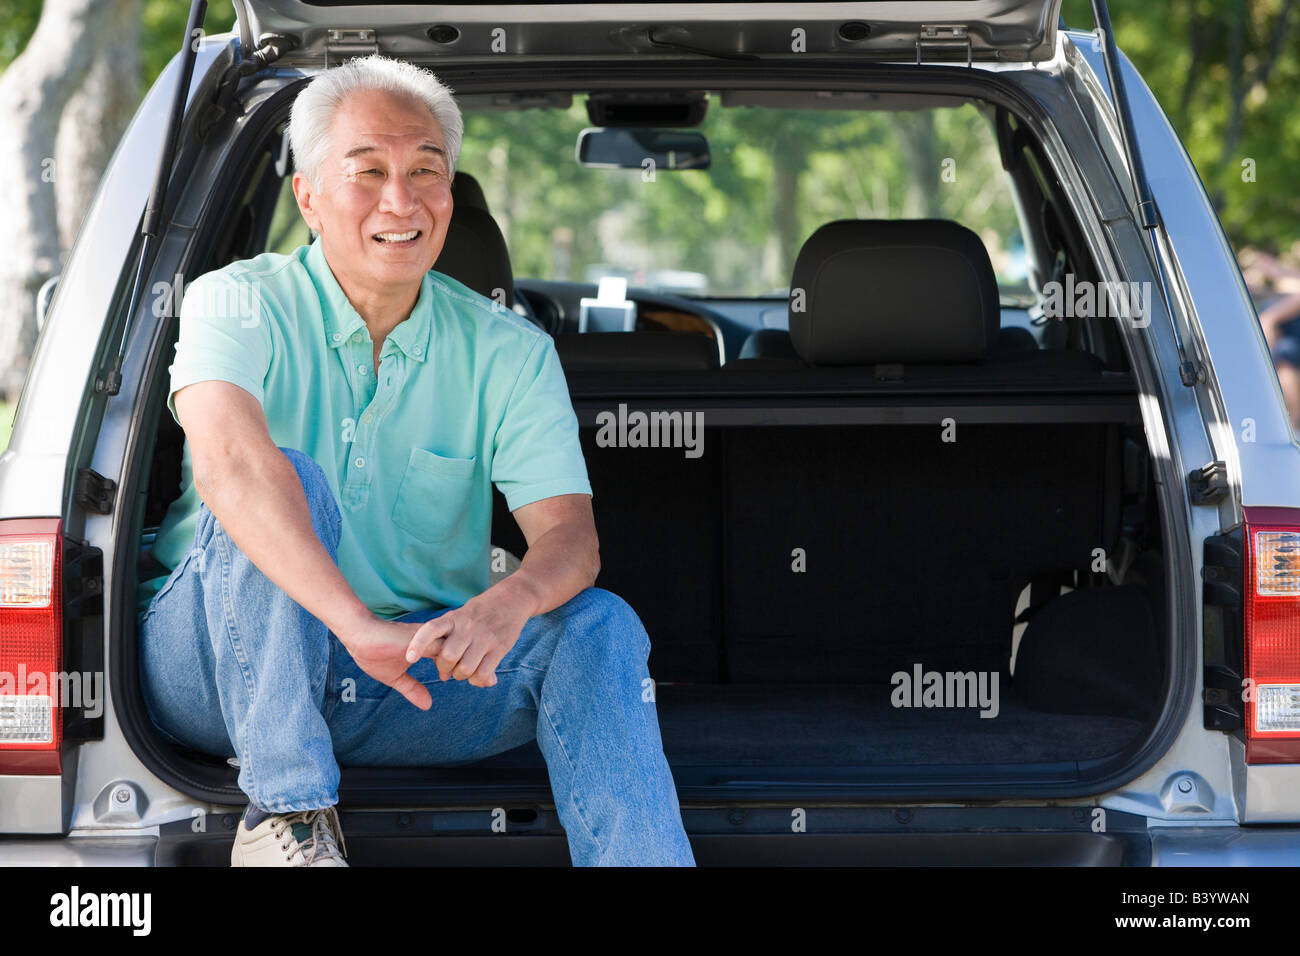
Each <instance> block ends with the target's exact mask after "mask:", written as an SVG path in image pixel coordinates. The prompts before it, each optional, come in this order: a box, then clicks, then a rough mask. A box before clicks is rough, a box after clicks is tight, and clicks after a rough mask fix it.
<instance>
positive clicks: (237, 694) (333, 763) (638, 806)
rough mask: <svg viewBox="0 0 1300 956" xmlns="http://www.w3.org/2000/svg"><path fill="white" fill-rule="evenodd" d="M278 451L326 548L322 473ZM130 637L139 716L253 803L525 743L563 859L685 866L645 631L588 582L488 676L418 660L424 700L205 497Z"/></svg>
mask: <svg viewBox="0 0 1300 956" xmlns="http://www.w3.org/2000/svg"><path fill="white" fill-rule="evenodd" d="M280 450H281V451H282V452H284V454H285V455H286V456H287V457H288V458H289V460H290V461H291V462H293V465H294V467H295V468H296V469H297V472H298V476H299V478H300V479H301V481H302V485H303V489H304V491H305V492H306V496H307V502H308V504H309V506H310V508H311V515H312V524H313V527H314V529H315V531H316V534H317V536H318V537H319V538H320V540H321V542H322V543H323V544H324V545H325V547H326V548H327V549H328V550H329V553H330V555H331V557H333V558H334V559H335V560H336V561H337V559H338V542H339V536H340V527H341V525H340V522H341V518H340V514H339V508H338V503H337V501H336V500H335V498H334V495H333V493H332V491H331V490H330V488H329V486H328V484H327V482H326V479H325V474H324V472H323V471H322V470H321V469H320V466H319V465H317V464H316V463H315V462H314V461H313V460H312V459H311V458H309V457H308V456H307V455H305V454H303V453H302V452H300V451H297V450H296V449H292V448H281V449H280ZM445 612H446V609H437V610H434V609H427V610H420V611H413V612H411V613H409V614H406V615H403V616H402V617H399V618H397V620H401V621H417V622H418V621H427V620H430V619H432V618H434V617H437V616H438V615H439V614H442V613H445ZM140 642H141V661H142V663H141V666H142V669H143V674H142V677H143V684H144V696H145V703H146V706H147V708H148V711H149V714H150V717H151V718H152V720H153V722H154V723H155V724H156V725H157V726H158V728H159V729H160V730H161V731H162V732H163V733H164V734H165V735H166V736H167V737H169V738H171V739H172V740H173V741H175V742H178V743H181V744H184V745H186V746H189V747H192V748H194V749H196V750H200V751H204V752H207V753H212V754H217V755H221V756H237V757H238V758H239V787H240V789H241V790H243V791H244V793H245V794H247V796H248V798H249V800H250V801H252V802H253V803H254V804H256V805H258V806H260V807H262V808H263V809H266V810H270V811H273V812H288V811H293V810H311V809H316V808H319V807H326V806H332V805H333V804H335V803H337V801H338V783H339V765H340V764H342V765H345V766H348V765H352V766H372V767H374V766H454V765H457V764H465V763H472V762H474V761H476V760H481V759H483V758H485V757H489V756H491V755H492V754H496V753H500V752H502V751H505V750H509V749H511V748H513V747H516V746H519V745H520V744H524V743H527V742H528V741H530V740H533V739H536V740H537V743H538V746H539V748H540V749H541V752H542V755H543V756H544V757H545V758H546V766H547V772H548V775H549V777H550V783H551V790H552V794H553V796H554V799H555V807H556V811H557V813H558V815H559V818H560V823H561V824H562V825H563V826H564V830H565V835H566V836H567V838H568V842H569V853H570V856H571V858H572V860H573V863H574V865H578V866H582V865H664V866H674V865H675V866H692V865H694V862H695V861H694V857H693V855H692V852H691V847H690V843H689V842H688V841H687V839H686V833H685V830H684V829H683V827H682V821H681V810H680V808H679V805H678V801H677V791H676V788H675V785H674V783H673V778H672V773H671V771H670V769H669V767H668V761H667V759H666V758H665V757H664V752H663V743H662V741H661V739H660V735H659V721H658V716H657V714H656V711H655V704H654V699H653V698H654V695H653V693H652V690H653V683H652V682H651V681H650V675H649V672H648V670H647V667H646V661H647V658H648V656H649V652H650V640H649V637H648V636H647V635H646V632H645V628H644V627H643V626H642V624H641V621H640V619H639V618H638V617H637V615H636V613H635V612H634V611H633V610H632V609H631V608H630V607H629V606H628V605H627V603H626V602H625V601H623V600H622V599H621V598H618V597H616V596H615V595H613V594H611V593H610V592H608V591H605V590H602V589H600V588H587V589H585V590H583V591H581V592H580V593H578V594H577V595H576V596H575V597H574V598H573V599H572V600H570V601H568V602H567V603H566V604H564V605H562V606H560V607H558V608H555V609H554V610H552V611H549V612H547V613H546V614H539V615H536V616H534V617H532V618H530V619H529V620H528V622H527V623H526V624H525V625H524V628H523V631H522V633H521V634H520V635H519V640H518V641H517V642H516V643H515V645H514V647H512V648H511V650H510V652H509V653H508V654H507V655H506V656H505V657H504V658H503V659H502V661H501V663H500V664H499V665H498V666H497V669H496V674H497V683H496V684H495V685H494V686H492V687H487V688H484V687H475V686H473V685H471V684H469V683H466V682H465V681H458V680H452V679H448V680H447V681H446V682H445V683H444V682H443V681H441V680H440V679H439V677H438V670H437V666H436V665H435V663H434V662H433V661H432V660H430V659H428V658H421V659H420V660H419V661H417V662H416V663H415V664H412V665H411V667H410V669H409V671H408V673H410V674H411V675H412V676H413V677H415V679H416V680H418V681H420V682H421V683H422V684H424V685H425V686H426V687H427V688H428V689H429V693H430V694H431V696H432V697H433V706H432V707H431V708H430V709H429V710H427V711H422V710H420V709H419V708H417V707H415V706H414V705H413V704H411V703H410V702H409V701H407V700H406V698H404V697H403V696H402V695H401V694H399V693H397V692H396V691H394V690H392V689H391V688H389V687H388V686H387V685H385V684H381V683H379V682H378V681H376V680H374V679H373V678H371V677H370V676H369V675H367V674H366V673H365V672H364V671H362V670H361V669H360V668H359V667H358V666H357V665H356V663H355V662H354V661H353V660H352V657H351V655H349V654H348V652H347V650H346V649H345V648H344V647H343V645H342V643H341V642H340V641H339V639H338V637H337V636H335V635H334V634H333V633H332V632H330V631H329V630H328V629H327V628H326V627H325V625H324V624H322V623H321V622H320V621H319V620H318V619H317V618H316V617H315V616H314V615H312V614H310V613H308V612H307V611H306V610H305V609H304V608H303V607H302V606H301V605H300V604H298V603H297V602H296V601H294V600H293V599H292V598H290V597H289V596H288V595H287V594H285V593H284V591H282V590H281V589H280V588H279V586H277V585H276V584H275V583H273V582H272V581H271V580H270V579H269V578H267V577H266V576H265V575H264V574H263V573H262V572H261V571H260V570H258V568H257V567H256V565H254V564H253V563H252V562H251V561H250V560H248V558H247V557H245V556H244V554H243V553H242V552H241V551H240V550H239V548H238V547H237V546H236V545H235V543H234V541H233V540H231V538H230V537H229V535H227V534H226V532H225V530H224V529H223V528H222V527H221V524H220V522H218V521H217V520H216V517H215V516H214V515H213V514H212V512H211V511H210V510H209V509H208V507H207V506H206V505H203V506H202V508H201V510H200V512H199V518H198V524H197V528H196V530H195V536H194V546H193V547H192V548H191V550H190V552H189V553H188V554H187V555H186V557H185V559H184V560H183V561H182V562H181V563H180V564H179V565H178V566H177V567H176V568H175V569H174V570H173V571H172V574H171V577H169V578H168V580H167V582H166V583H165V584H164V585H163V587H162V589H161V590H159V592H158V593H157V594H156V595H155V596H154V598H153V600H152V601H151V602H150V604H149V606H148V608H147V609H146V610H145V611H144V612H143V614H142V615H141V617H140Z"/></svg>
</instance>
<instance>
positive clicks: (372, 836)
mask: <svg viewBox="0 0 1300 956" xmlns="http://www.w3.org/2000/svg"><path fill="white" fill-rule="evenodd" d="M351 816H352V815H351V814H347V813H345V814H343V829H344V833H346V834H347V837H348V850H349V853H348V855H349V857H351V858H353V862H354V863H355V864H356V865H360V866H364V865H372V866H376V865H377V866H383V865H394V864H396V865H407V866H410V865H417V866H418V865H421V864H425V865H429V864H432V865H443V866H448V865H450V866H465V865H469V866H473V865H488V866H492V865H524V866H527V865H533V864H537V865H545V866H556V865H558V866H563V865H565V864H567V863H568V850H567V844H566V841H565V839H564V836H563V831H562V830H560V831H558V832H557V828H554V827H552V826H548V825H545V824H543V825H542V826H540V827H539V828H538V829H537V830H535V831H533V832H528V829H530V828H523V832H519V833H517V834H514V833H512V834H490V835H489V834H481V835H478V834H476V835H470V834H469V833H468V832H465V831H461V832H456V830H455V829H450V830H449V831H448V830H444V831H443V832H440V833H431V832H429V831H428V830H426V829H425V827H423V826H421V825H420V824H421V822H423V821H421V820H420V819H419V817H420V816H421V814H418V813H416V814H411V815H403V820H402V824H401V825H400V826H397V827H394V826H389V825H383V824H384V822H385V821H382V820H374V821H367V822H362V821H361V820H360V819H357V818H355V817H353V818H351V819H349V818H350V817H351ZM209 819H210V821H211V823H212V824H213V826H212V828H211V829H210V830H208V831H207V832H206V833H200V834H195V833H194V832H193V830H192V827H191V826H190V824H189V823H188V822H183V823H182V824H180V825H176V824H167V825H164V826H163V827H162V830H163V831H165V832H164V833H163V835H162V838H161V839H160V837H159V836H157V835H154V834H152V833H144V834H138V835H122V836H82V837H77V836H74V837H66V838H50V837H30V838H18V839H5V840H0V866H56V867H75V866H89V867H95V866H153V865H154V864H155V861H156V862H158V863H159V864H161V865H200V866H225V865H226V864H227V861H228V860H229V854H230V840H231V834H230V832H229V831H228V830H225V828H224V827H223V826H222V824H221V822H220V821H221V817H220V816H219V815H215V814H214V815H213V816H212V817H210V818H209ZM538 822H539V823H542V821H538ZM548 822H553V821H548ZM368 824H369V825H368ZM512 829H513V828H512ZM704 829H705V830H706V831H707V830H708V829H712V828H708V827H706V828H704ZM223 831H224V832H223ZM421 831H423V832H421ZM1108 836H1109V838H1108ZM1125 837H1126V838H1125V839H1123V840H1119V839H1116V838H1115V836H1114V835H1107V834H1090V835H1084V834H1080V833H1069V834H1063V833H1059V832H1058V833H1055V834H1051V833H1043V832H1039V833H1028V832H1022V833H1005V832H1004V833H970V832H966V833H961V832H957V833H954V832H948V833H935V832H929V833H922V832H913V833H909V834H906V835H904V834H897V833H894V834H884V833H802V834H796V833H785V834H779V833H752V832H751V833H734V834H727V833H720V832H716V830H715V832H691V843H692V845H693V847H694V850H695V856H696V861H697V863H698V864H699V865H701V866H709V865H714V866H719V865H723V866H725V865H732V866H736V865H740V866H872V865H885V866H900V865H921V866H945V865H954V864H957V865H960V864H967V865H970V864H975V865H982V866H988V865H1002V866H1018V865H1032V864H1037V865H1042V864H1048V865H1065V866H1097V865H1100V866H1125V865H1127V866H1145V865H1150V866H1164V867H1170V866H1203V867H1205V866H1215V867H1217V866H1295V865H1300V827H1237V826H1225V827H1153V828H1151V829H1150V830H1149V831H1148V832H1147V834H1146V838H1145V839H1142V838H1141V837H1140V836H1139V835H1138V834H1135V833H1131V832H1130V833H1128V834H1126V835H1125ZM1148 842H1149V852H1145V850H1146V846H1144V845H1143V844H1147V843H1148Z"/></svg>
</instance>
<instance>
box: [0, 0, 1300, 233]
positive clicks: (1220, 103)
mask: <svg viewBox="0 0 1300 956" xmlns="http://www.w3.org/2000/svg"><path fill="white" fill-rule="evenodd" d="M188 6H189V5H188V3H186V2H184V0H144V12H143V20H142V24H143V31H144V33H143V38H142V53H143V55H142V61H143V62H142V73H143V76H142V80H143V82H144V84H145V87H146V88H147V85H148V84H149V83H152V81H153V80H154V78H155V77H156V76H157V75H158V73H159V72H160V71H161V70H162V68H163V67H164V66H165V65H166V63H167V61H168V59H169V58H170V57H171V56H172V55H173V54H174V52H175V50H176V49H177V47H178V46H179V44H180V40H181V34H182V33H183V32H184V29H185V19H186V15H187V12H188ZM40 7H41V0H4V2H3V3H2V4H0V68H3V67H4V66H6V65H7V64H8V63H9V62H10V61H11V60H12V59H13V58H14V57H15V56H17V55H18V53H19V52H21V50H22V48H23V46H24V45H25V44H26V42H27V39H28V38H29V37H30V35H31V33H32V31H33V30H34V29H35V27H36V21H37V18H38V17H39V14H40ZM1110 9H1111V17H1112V20H1113V22H1114V24H1115V30H1116V34H1117V37H1118V40H1119V43H1120V46H1121V48H1122V49H1123V50H1124V51H1125V52H1126V53H1127V54H1128V56H1129V57H1130V58H1131V59H1132V60H1133V62H1134V64H1135V65H1136V66H1137V67H1138V69H1139V70H1140V71H1141V72H1142V75H1143V76H1144V77H1145V78H1146V80H1147V83H1148V84H1149V85H1150V86H1151V88H1152V89H1153V90H1154V92H1155V94H1156V96H1157V97H1158V98H1159V100H1160V102H1161V104H1162V105H1163V106H1164V108H1165V110H1166V112H1168V113H1169V116H1170V119H1171V120H1172V121H1173V124H1174V127H1175V128H1176V129H1177V130H1178V132H1179V134H1180V135H1181V136H1182V138H1183V142H1184V143H1185V144H1186V146H1187V149H1188V152H1189V153H1190V154H1191V157H1192V160H1193V162H1195V164H1196V166H1197V169H1199V170H1200V172H1201V176H1202V178H1203V179H1204V181H1205V183H1206V186H1207V188H1208V189H1209V191H1210V193H1211V195H1212V196H1213V197H1214V199H1215V201H1216V205H1217V206H1218V209H1219V213H1220V216H1221V218H1222V219H1223V222H1224V225H1225V227H1226V229H1227V231H1228V235H1229V238H1230V239H1231V240H1232V241H1233V243H1234V244H1235V245H1237V246H1238V247H1240V246H1244V245H1255V246H1261V247H1263V248H1266V249H1271V250H1281V249H1286V248H1288V247H1289V246H1290V245H1291V244H1292V243H1293V242H1295V241H1296V240H1297V238H1300V188H1297V179H1298V178H1300V177H1298V176H1297V174H1298V173H1300V5H1295V6H1293V0H1155V2H1152V0H1112V2H1111V3H1110ZM1284 9H1286V10H1288V11H1289V18H1288V19H1287V20H1286V21H1285V26H1286V29H1285V31H1282V30H1280V29H1279V25H1280V24H1281V23H1282V21H1281V20H1280V16H1281V14H1282V12H1283V10H1284ZM1062 14H1063V16H1064V18H1065V20H1066V22H1067V23H1068V24H1069V25H1071V26H1073V27H1079V28H1083V29H1087V28H1089V27H1090V26H1091V24H1092V13H1091V6H1090V2H1089V0H1064V4H1063V8H1062ZM233 23H234V9H233V7H232V6H230V5H228V4H226V3H224V2H222V0H213V2H212V3H211V4H210V6H209V9H208V16H207V29H208V31H209V32H214V33H215V32H221V31H224V30H227V29H229V28H230V27H231V25H232V24H233ZM1279 38H1281V39H1280V40H1279ZM1237 101H1240V103H1241V107H1240V110H1234V103H1235V102H1237ZM517 120H518V121H519V123H520V124H521V125H525V126H526V125H527V124H528V114H522V115H520V116H519V117H517ZM818 120H819V117H809V118H808V121H809V122H811V123H813V124H814V125H815V124H817V122H818ZM737 121H738V122H740V120H737ZM575 132H576V131H575ZM861 132H862V131H861V130H858V131H857V132H856V133H854V132H853V131H846V133H845V135H857V134H858V133H861ZM819 135H820V134H819ZM803 145H805V143H804V141H803V139H802V137H801V136H800V135H799V132H798V131H797V130H792V131H791V134H790V136H789V141H788V143H787V144H786V146H787V148H788V149H789V150H792V151H794V154H795V155H797V153H798V150H799V149H800V148H801V147H802V146H803ZM566 148H567V146H566ZM466 150H467V152H468V151H470V150H471V144H468V143H467V144H466ZM752 159H753V157H743V156H741V157H737V162H738V163H742V165H741V166H740V167H738V169H737V170H736V177H737V179H736V180H735V181H733V182H723V181H722V180H721V179H719V178H718V172H717V170H714V171H713V173H712V174H711V177H712V180H713V181H714V183H715V187H716V188H722V187H723V186H726V187H727V188H728V189H730V188H731V187H734V189H735V195H737V196H741V195H743V194H744V191H745V188H746V184H745V182H744V181H743V180H744V178H745V169H746V168H748V167H745V166H744V165H743V163H745V162H750V161H751V160H752ZM1244 159H1251V160H1254V164H1255V171H1256V181H1255V182H1243V181H1242V165H1241V164H1242V160H1244ZM811 162H812V163H813V165H814V167H816V168H817V169H818V175H817V176H816V177H815V178H816V179H817V181H818V182H825V181H827V180H826V177H832V176H835V175H837V174H838V173H839V172H840V171H839V170H836V169H834V168H827V167H828V164H829V166H830V167H833V166H834V160H833V158H828V157H827V156H825V155H824V154H823V155H818V156H815V157H813V158H812V160H811ZM466 168H469V167H468V166H466ZM877 171H880V170H879V169H877ZM633 175H635V174H633ZM701 182H703V179H702V177H695V178H694V180H692V179H689V178H687V177H680V178H678V179H676V180H675V182H674V185H672V186H671V187H669V188H670V189H671V190H674V191H676V192H677V193H678V194H684V198H689V199H691V200H692V201H694V202H696V203H698V206H699V209H700V213H701V215H700V216H699V217H698V219H697V221H696V225H698V226H699V227H700V228H704V227H706V226H709V227H712V226H716V224H717V222H719V221H723V219H722V218H721V210H722V208H723V206H722V205H721V204H720V203H721V200H720V199H719V197H718V196H717V195H713V194H711V193H710V192H709V191H708V190H707V189H705V188H703V187H701V186H700V183H701ZM609 185H610V187H611V188H614V185H615V184H614V182H613V180H611V181H610V183H609ZM850 187H851V184H850ZM903 188H905V186H904V185H903V184H902V183H901V182H900V183H898V184H897V189H900V190H901V189H903ZM665 192H667V190H665ZM809 195H810V196H812V197H813V198H814V201H815V199H816V190H814V191H813V192H812V193H810V194H809ZM859 202H861V200H859ZM796 231H797V230H796ZM786 241H787V242H788V241H789V240H788V239H787V240H786ZM521 254H522V255H524V256H525V258H527V257H528V256H530V255H532V253H530V252H527V251H523V252H521Z"/></svg>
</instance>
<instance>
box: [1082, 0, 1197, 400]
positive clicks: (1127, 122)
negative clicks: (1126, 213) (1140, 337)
mask: <svg viewBox="0 0 1300 956" xmlns="http://www.w3.org/2000/svg"><path fill="white" fill-rule="evenodd" d="M1092 16H1093V20H1094V21H1096V27H1097V32H1098V34H1100V36H1099V39H1100V41H1101V51H1102V59H1103V61H1104V62H1105V64H1106V79H1107V81H1108V82H1109V83H1110V92H1111V97H1112V99H1114V101H1115V115H1116V117H1117V118H1118V119H1119V131H1120V139H1121V141H1122V143H1123V146H1124V155H1125V158H1126V159H1127V160H1128V168H1129V171H1130V173H1131V174H1132V178H1133V192H1134V195H1136V196H1137V214H1138V224H1139V225H1141V227H1142V228H1143V229H1144V230H1146V231H1147V232H1148V233H1149V234H1150V235H1151V244H1152V247H1153V249H1154V251H1155V254H1156V275H1157V277H1158V278H1159V279H1160V296H1161V298H1162V299H1163V300H1164V306H1165V312H1166V313H1167V314H1168V316H1169V324H1170V326H1171V327H1172V328H1173V332H1174V344H1175V345H1176V346H1177V348H1178V375H1179V377H1180V378H1181V379H1182V380H1183V384H1184V385H1186V386H1189V387H1190V386H1193V385H1195V384H1196V383H1197V382H1201V381H1204V380H1205V366H1204V365H1203V364H1202V363H1201V362H1200V361H1199V360H1198V361H1195V362H1193V361H1192V360H1191V359H1189V358H1188V357H1187V349H1186V347H1185V346H1184V344H1183V336H1182V334H1181V333H1180V332H1179V331H1178V320H1177V319H1176V318H1175V316H1174V309H1173V297H1172V296H1171V295H1170V294H1169V279H1168V277H1167V276H1166V275H1165V267H1164V261H1163V259H1162V257H1161V254H1160V253H1161V249H1162V242H1163V244H1164V246H1168V245H1169V235H1168V233H1167V231H1166V230H1165V223H1164V219H1163V218H1161V216H1160V209H1159V207H1158V206H1157V205H1156V199H1155V194H1154V193H1153V192H1152V191H1151V181H1150V180H1149V179H1148V178H1147V172H1146V166H1145V165H1144V164H1143V162H1142V151H1141V148H1140V147H1139V146H1138V139H1137V132H1136V130H1135V129H1134V127H1133V108H1132V106H1131V104H1130V103H1129V100H1128V92H1127V90H1126V89H1125V87H1124V75H1123V72H1122V71H1121V69H1120V62H1119V47H1118V46H1116V44H1115V34H1114V32H1113V31H1112V30H1111V26H1110V10H1109V9H1107V7H1106V0H1092ZM1169 253H1170V259H1171V260H1172V258H1173V250H1172V248H1170V249H1169ZM1188 320H1189V322H1190V316H1188Z"/></svg>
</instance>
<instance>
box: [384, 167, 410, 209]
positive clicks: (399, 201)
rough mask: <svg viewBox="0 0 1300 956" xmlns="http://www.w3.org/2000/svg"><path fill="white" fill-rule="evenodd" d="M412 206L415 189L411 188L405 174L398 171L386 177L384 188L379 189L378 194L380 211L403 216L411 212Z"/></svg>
mask: <svg viewBox="0 0 1300 956" xmlns="http://www.w3.org/2000/svg"><path fill="white" fill-rule="evenodd" d="M414 207H415V190H414V189H412V188H411V184H410V182H409V181H408V180H407V177H406V174H405V173H399V174H397V175H395V176H390V177H388V181H387V182H385V183H384V188H383V189H382V190H380V194H379V209H380V211H381V212H391V213H393V214H394V215H398V216H404V215H406V214H407V213H409V212H411V210H412V209H414Z"/></svg>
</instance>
